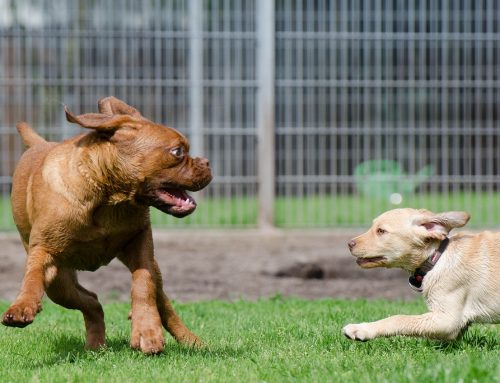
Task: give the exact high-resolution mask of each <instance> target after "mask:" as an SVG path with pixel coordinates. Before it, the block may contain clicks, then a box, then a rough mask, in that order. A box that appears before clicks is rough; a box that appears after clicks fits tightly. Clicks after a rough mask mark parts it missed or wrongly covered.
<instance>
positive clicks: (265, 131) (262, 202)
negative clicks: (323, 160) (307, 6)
mask: <svg viewBox="0 0 500 383" xmlns="http://www.w3.org/2000/svg"><path fill="white" fill-rule="evenodd" d="M256 22H257V87H258V89H257V119H256V120H257V137H258V149H257V153H258V159H257V161H258V180H259V194H258V199H259V201H258V203H259V220H258V224H259V227H260V228H261V229H266V228H270V227H273V226H274V199H275V195H274V194H275V188H274V183H275V178H274V173H275V169H274V159H275V148H274V140H275V130H274V43H275V41H274V39H275V37H274V0H258V1H257V18H256Z"/></svg>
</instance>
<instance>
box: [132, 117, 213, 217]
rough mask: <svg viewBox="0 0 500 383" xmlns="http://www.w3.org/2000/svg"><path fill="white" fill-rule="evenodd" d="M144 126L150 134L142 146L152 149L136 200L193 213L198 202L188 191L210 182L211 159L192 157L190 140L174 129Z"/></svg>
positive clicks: (177, 213) (170, 211)
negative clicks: (209, 160)
mask: <svg viewBox="0 0 500 383" xmlns="http://www.w3.org/2000/svg"><path fill="white" fill-rule="evenodd" d="M144 130H145V132H146V133H147V134H146V135H145V138H142V139H141V140H140V141H141V142H140V143H139V146H141V147H147V148H148V150H146V151H145V152H146V153H147V155H146V156H144V157H143V159H142V162H141V167H142V177H143V181H142V182H141V183H140V184H139V187H138V190H137V193H136V200H137V201H138V202H140V203H144V204H147V205H150V206H154V207H156V208H157V209H159V210H161V211H163V212H165V213H168V214H171V215H173V216H175V217H184V216H186V215H188V214H191V213H192V212H193V211H194V210H195V208H196V202H195V200H194V199H193V198H192V197H191V196H190V195H188V194H187V193H186V191H198V190H201V189H203V188H204V187H205V186H207V185H208V184H209V183H210V181H211V180H212V172H211V170H210V166H209V162H208V160H207V159H205V158H192V157H191V156H190V155H189V143H188V141H187V140H186V138H185V137H184V136H183V135H182V134H180V133H179V132H177V131H176V130H174V129H171V128H166V127H163V126H159V125H151V126H148V127H146V128H144Z"/></svg>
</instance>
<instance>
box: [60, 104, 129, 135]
mask: <svg viewBox="0 0 500 383" xmlns="http://www.w3.org/2000/svg"><path fill="white" fill-rule="evenodd" d="M64 111H65V112H66V119H67V120H68V121H69V122H73V123H75V124H78V125H80V126H82V127H84V128H88V129H95V130H99V131H108V132H109V131H114V130H117V129H119V128H121V127H123V126H125V125H127V126H132V127H135V126H137V125H138V123H139V118H137V117H134V116H131V115H128V114H114V115H108V114H102V113H86V114H80V115H79V116H76V115H75V114H73V113H72V112H71V111H70V110H69V109H68V107H67V106H65V107H64Z"/></svg>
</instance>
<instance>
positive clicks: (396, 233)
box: [348, 209, 470, 271]
mask: <svg viewBox="0 0 500 383" xmlns="http://www.w3.org/2000/svg"><path fill="white" fill-rule="evenodd" d="M469 218H470V216H469V214H467V213H465V212H459V211H450V212H446V213H439V214H434V213H432V212H430V211H428V210H424V209H421V210H416V209H394V210H390V211H388V212H385V213H384V214H382V215H380V216H379V217H377V218H375V219H374V220H373V225H372V227H371V228H370V229H369V230H368V231H367V232H366V233H364V234H362V235H360V236H358V237H356V238H353V239H352V240H351V241H349V243H348V246H349V250H350V251H351V254H352V255H354V256H355V257H357V260H356V262H357V263H358V265H360V266H361V267H363V268H372V267H379V266H384V267H399V268H402V269H404V270H408V271H414V270H415V269H416V268H417V267H418V266H419V265H420V264H421V263H422V262H423V261H424V260H425V259H426V258H427V257H429V256H430V255H431V253H432V251H434V250H435V249H436V248H437V247H438V246H439V243H440V242H441V241H442V240H443V239H445V238H446V236H447V235H448V233H449V232H450V231H451V230H452V229H453V228H456V227H462V226H464V225H465V224H466V223H467V221H469Z"/></svg>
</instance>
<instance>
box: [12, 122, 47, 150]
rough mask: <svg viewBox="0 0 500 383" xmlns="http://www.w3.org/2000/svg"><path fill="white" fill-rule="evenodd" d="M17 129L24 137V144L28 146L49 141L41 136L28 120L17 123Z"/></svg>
mask: <svg viewBox="0 0 500 383" xmlns="http://www.w3.org/2000/svg"><path fill="white" fill-rule="evenodd" d="M16 128H17V131H18V132H19V134H20V135H21V138H22V139H23V143H24V145H26V146H27V147H28V148H31V147H32V146H35V145H37V144H42V143H45V142H47V141H45V140H44V139H43V137H41V136H39V135H38V134H37V133H36V132H35V131H34V130H33V128H32V127H31V126H29V125H28V124H27V123H26V122H24V121H21V122H18V123H17V124H16Z"/></svg>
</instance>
